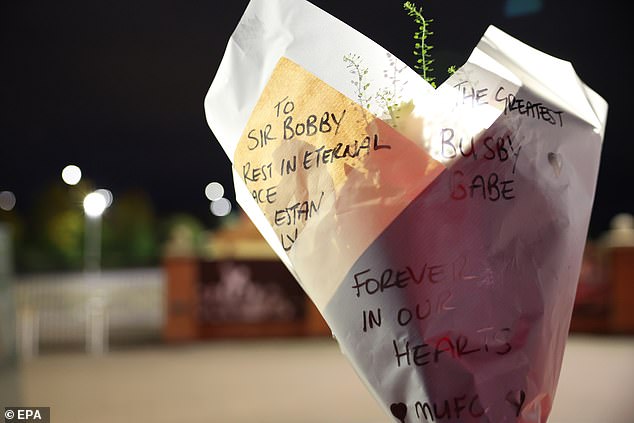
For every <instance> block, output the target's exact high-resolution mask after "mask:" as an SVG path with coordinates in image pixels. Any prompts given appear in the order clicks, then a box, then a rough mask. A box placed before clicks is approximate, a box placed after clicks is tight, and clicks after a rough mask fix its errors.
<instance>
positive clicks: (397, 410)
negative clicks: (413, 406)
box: [390, 402, 407, 423]
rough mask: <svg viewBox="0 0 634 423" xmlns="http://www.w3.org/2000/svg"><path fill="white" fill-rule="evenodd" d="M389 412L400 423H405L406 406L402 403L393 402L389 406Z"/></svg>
mask: <svg viewBox="0 0 634 423" xmlns="http://www.w3.org/2000/svg"><path fill="white" fill-rule="evenodd" d="M390 411H391V412H392V415H393V416H394V417H396V418H397V419H399V420H400V421H401V423H405V416H407V406H406V405H405V404H403V403H402V402H395V403H394V404H392V405H390Z"/></svg>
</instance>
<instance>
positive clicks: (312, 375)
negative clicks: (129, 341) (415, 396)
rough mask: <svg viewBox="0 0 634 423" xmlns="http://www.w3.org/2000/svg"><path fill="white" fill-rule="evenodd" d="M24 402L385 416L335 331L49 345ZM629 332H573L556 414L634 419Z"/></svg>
mask: <svg viewBox="0 0 634 423" xmlns="http://www.w3.org/2000/svg"><path fill="white" fill-rule="evenodd" d="M21 384H22V392H23V399H24V402H25V405H42V406H43V405H47V406H51V407H52V408H51V411H52V423H73V422H78V423H80V422H81V423H85V422H92V423H101V422H108V423H110V422H118V423H120V422H152V423H159V422H176V423H180V422H188V423H193V422H221V423H247V422H249V423H339V422H341V423H356V422H358V423H379V422H386V423H387V422H390V421H391V420H390V419H388V418H387V417H386V416H385V415H383V414H382V412H381V410H379V408H378V406H377V405H376V404H375V402H374V400H373V399H372V398H371V396H370V394H369V393H368V392H367V391H366V389H365V388H364V387H363V386H362V384H361V382H359V380H358V379H357V377H356V375H355V374H354V372H353V371H352V369H351V367H350V366H349V365H348V363H347V362H346V360H345V358H344V357H343V356H342V355H341V354H340V353H339V350H338V347H337V346H336V344H335V343H334V342H333V341H332V340H327V339H317V340H267V341H242V342H214V343H200V344H195V345H188V346H184V347H166V346H153V347H143V348H141V347H136V348H129V349H126V350H119V351H117V350H115V351H111V352H110V353H109V354H108V355H106V356H103V357H91V356H87V355H85V354H82V353H79V352H77V353H50V354H46V355H43V356H40V357H37V358H35V359H32V360H31V361H29V362H26V363H24V364H23V367H22V375H21ZM633 416H634V337H629V338H624V337H620V338H608V337H598V338H596V337H580V336H575V337H572V338H571V339H570V341H569V344H568V348H567V351H566V357H565V360H564V367H563V371H562V376H561V381H560V385H559V390H558V394H557V398H556V400H555V410H554V412H553V415H552V418H551V420H550V421H551V422H553V423H632V422H634V417H633Z"/></svg>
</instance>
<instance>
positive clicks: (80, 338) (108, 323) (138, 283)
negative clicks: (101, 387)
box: [13, 269, 165, 358]
mask: <svg viewBox="0 0 634 423" xmlns="http://www.w3.org/2000/svg"><path fill="white" fill-rule="evenodd" d="M164 286H165V282H164V274H163V271H162V269H135V270H118V271H106V272H100V273H98V274H97V273H95V274H84V273H73V274H47V275H30V276H22V277H17V278H15V283H14V285H13V288H14V297H15V307H16V311H17V321H16V330H17V342H18V348H19V350H20V355H21V356H22V357H23V358H29V357H32V356H34V355H37V354H38V352H39V349H40V346H41V345H60V344H72V343H83V344H84V345H85V348H86V351H88V352H90V353H93V354H102V353H105V352H107V351H108V346H109V344H110V342H111V340H113V339H125V340H127V341H134V340H142V339H148V338H158V337H159V336H160V333H161V328H162V325H163V318H164V307H163V301H164V300H163V298H164V296H163V292H164Z"/></svg>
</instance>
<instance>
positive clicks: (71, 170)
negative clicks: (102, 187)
mask: <svg viewBox="0 0 634 423" xmlns="http://www.w3.org/2000/svg"><path fill="white" fill-rule="evenodd" d="M62 180H63V181H64V182H65V183H66V184H68V185H77V184H78V183H79V181H81V169H80V168H79V167H77V166H75V165H68V166H66V167H65V168H64V169H62Z"/></svg>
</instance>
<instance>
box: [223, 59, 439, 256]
mask: <svg viewBox="0 0 634 423" xmlns="http://www.w3.org/2000/svg"><path fill="white" fill-rule="evenodd" d="M404 154H405V155H406V157H409V162H408V161H403V160H401V161H400V162H399V163H397V162H395V161H394V160H395V159H396V158H398V157H403V155H404ZM381 156H382V157H381ZM390 161H392V163H391V164H388V163H389V162H390ZM234 166H235V168H236V169H237V171H238V173H239V174H240V175H241V177H242V179H243V180H244V182H245V184H246V186H247V188H248V189H249V191H250V192H251V194H252V197H253V199H254V200H255V201H256V202H257V203H258V205H259V206H260V208H261V209H262V211H263V212H264V215H265V216H266V218H267V219H268V221H269V223H270V224H271V226H272V227H273V229H274V230H275V232H276V234H277V236H278V237H279V240H280V242H281V244H282V246H283V247H284V249H285V250H286V251H289V250H290V249H291V248H292V247H293V245H294V244H295V242H296V240H297V238H298V236H299V235H300V234H301V233H302V231H303V229H304V228H305V226H306V225H307V224H308V222H309V221H311V220H312V219H314V218H315V216H319V215H324V214H325V213H326V212H328V211H332V210H333V205H334V204H335V202H337V203H339V204H341V203H345V201H342V200H341V198H342V197H346V196H347V197H350V198H352V197H355V198H356V200H355V201H357V202H359V201H364V199H365V200H368V199H371V200H372V201H382V200H385V199H386V198H389V197H390V196H394V195H398V194H399V193H401V196H402V197H403V202H404V204H406V201H407V200H408V199H411V198H412V196H413V195H415V194H417V193H418V192H419V191H420V189H421V188H420V187H422V186H424V185H425V184H426V183H429V182H430V181H432V180H433V179H434V176H436V175H437V174H438V173H439V172H440V171H441V170H442V166H440V165H439V164H438V163H436V162H434V161H433V160H431V159H430V158H429V157H428V156H427V155H426V153H425V152H424V151H423V150H422V149H421V148H419V147H418V146H416V145H414V144H413V143H412V142H411V141H409V140H407V139H405V138H404V137H403V136H401V135H400V134H398V133H397V132H396V131H395V130H393V129H392V128H391V127H389V126H388V125H387V124H385V123H384V122H382V121H380V120H379V119H377V118H376V117H375V116H373V115H372V114H371V113H370V112H368V111H367V110H366V109H364V108H363V107H361V106H360V105H359V104H357V103H355V102H354V101H352V100H351V99H349V98H347V97H346V96H344V95H343V94H341V93H340V92H338V91H337V90H335V89H333V88H332V87H330V86H329V85H327V84H326V83H324V82H323V81H321V80H320V79H319V78H317V77H315V76H314V75H312V74H311V73H310V72H308V71H306V70H305V69H303V68H302V67H300V66H298V65H297V64H295V63H294V62H292V61H290V60H288V59H286V58H281V59H280V60H279V62H278V64H277V66H276V67H275V69H274V71H273V74H272V75H271V77H270V79H269V81H268V83H267V85H266V87H265V89H264V91H263V92H262V94H261V96H260V99H259V101H258V103H257V104H256V106H255V108H254V110H253V112H252V114H251V117H250V119H249V121H248V124H247V126H246V128H245V129H244V132H243V134H242V137H241V139H240V142H239V143H238V147H237V149H236V153H235V157H234ZM395 166H400V167H395ZM379 169H382V170H381V171H378V170H379ZM408 170H411V171H408ZM410 178H411V180H410ZM411 181H413V182H411ZM411 187H415V188H416V189H411ZM410 191H411V192H410ZM408 192H409V194H408ZM359 193H361V194H362V195H365V197H364V198H362V197H359V195H360V194H359ZM406 194H407V195H406ZM386 203H388V205H387V206H386V209H389V208H390V207H392V206H393V205H395V204H396V202H394V201H386ZM404 204H403V205H402V206H400V207H401V209H402V207H404ZM343 208H345V207H343ZM399 210H400V209H395V210H394V211H392V212H390V213H386V216H387V218H386V219H385V220H386V222H385V223H384V224H387V223H389V220H390V219H391V218H392V215H394V214H395V213H397V212H398V211H399ZM342 222H343V221H342V220H340V221H339V224H343V223H342Z"/></svg>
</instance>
